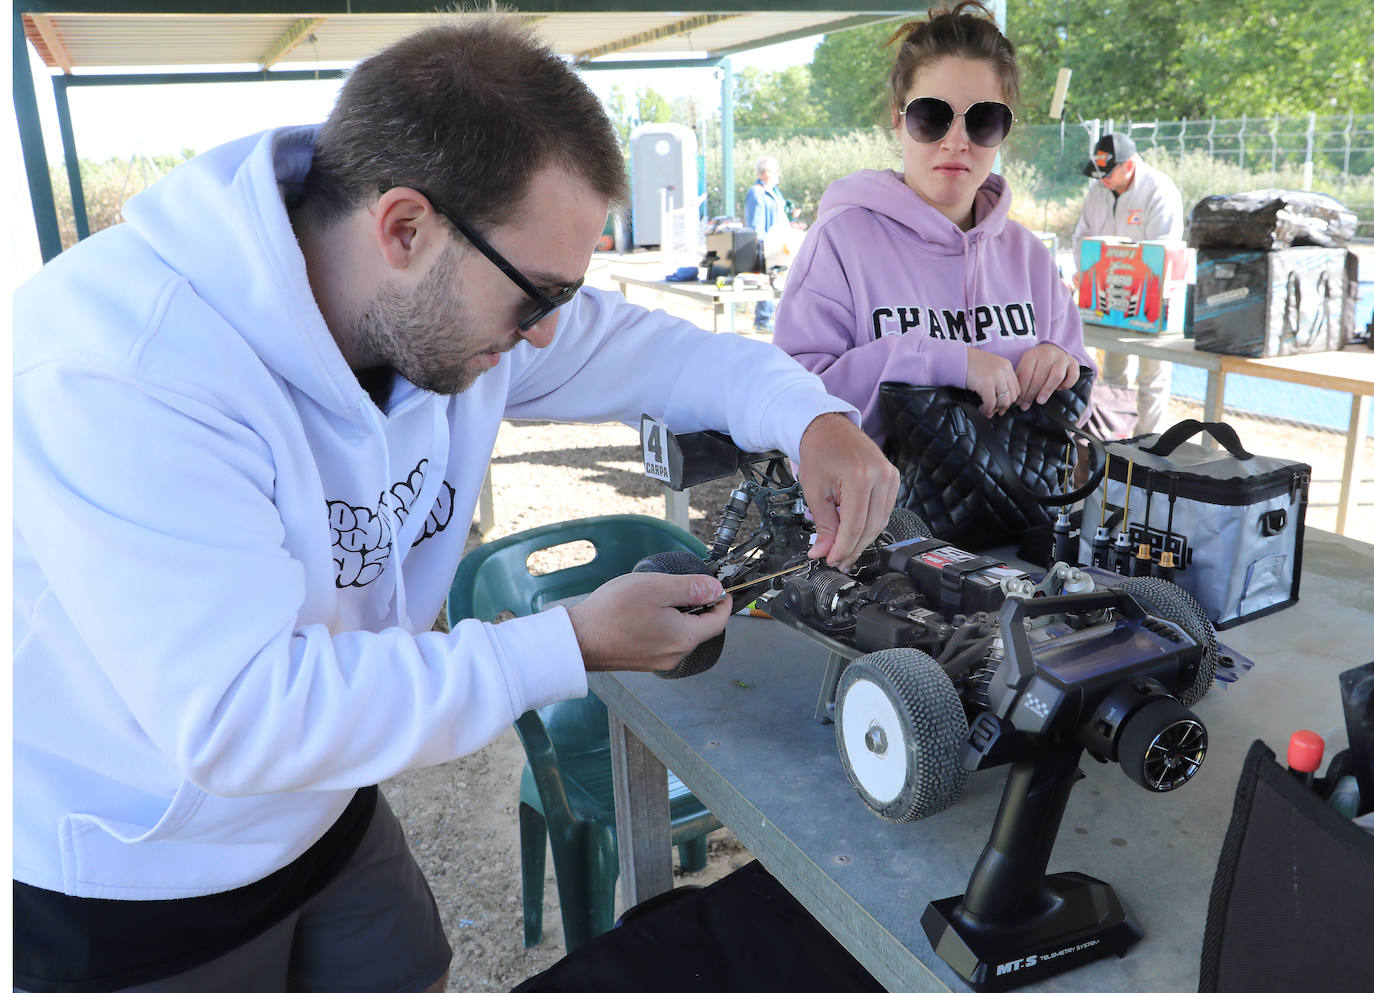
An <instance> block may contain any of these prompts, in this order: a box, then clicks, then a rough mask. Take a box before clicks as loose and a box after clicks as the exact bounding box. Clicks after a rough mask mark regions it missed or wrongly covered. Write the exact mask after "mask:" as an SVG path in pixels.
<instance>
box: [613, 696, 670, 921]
mask: <svg viewBox="0 0 1374 993" xmlns="http://www.w3.org/2000/svg"><path fill="white" fill-rule="evenodd" d="M609 717H610V734H611V775H612V777H613V781H614V791H615V830H616V841H617V844H618V845H619V847H620V895H621V897H622V898H623V900H624V903H625V907H626V908H629V907H633V906H635V905H636V904H639V903H643V902H644V901H645V900H647V899H649V898H650V897H652V896H657V895H658V894H660V893H666V892H667V891H668V890H670V889H672V888H673V845H672V826H671V825H670V823H669V820H668V817H669V812H668V769H667V768H666V767H665V766H664V764H663V763H662V762H660V761H659V760H658V757H657V756H656V755H654V753H653V752H651V751H649V749H648V748H646V747H645V746H644V743H643V742H642V741H640V740H639V739H638V738H637V737H635V735H634V732H632V731H631V730H630V729H629V728H627V727H626V726H625V724H624V722H622V721H621V720H620V718H619V717H618V716H617V715H616V712H615V711H614V710H610V711H609Z"/></svg>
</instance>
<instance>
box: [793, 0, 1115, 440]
mask: <svg viewBox="0 0 1374 993" xmlns="http://www.w3.org/2000/svg"><path fill="white" fill-rule="evenodd" d="M897 39H901V41H900V46H899V49H898V52H897V58H896V62H895V64H894V65H893V67H892V72H891V76H890V79H889V86H890V89H891V95H892V124H893V127H894V128H896V129H897V132H898V135H899V139H900V141H901V148H902V171H901V172H895V171H893V170H890V169H884V170H874V169H865V170H861V171H859V172H856V173H853V174H852V175H849V176H846V177H845V178H843V179H840V180H837V181H835V182H834V183H831V184H830V186H829V188H828V189H827V190H826V191H825V195H824V196H823V197H822V198H821V204H820V216H819V219H818V220H817V221H816V223H815V224H814V225H813V226H812V228H811V230H810V231H809V232H808V233H807V236H806V241H805V243H804V244H803V245H802V249H801V251H800V252H799V253H798V256H797V260H796V262H795V264H794V266H793V268H792V271H791V272H790V273H789V278H788V283H787V292H786V293H785V294H784V295H783V298H782V301H781V303H780V304H779V306H778V311H777V317H776V325H775V329H774V332H773V340H774V342H775V343H776V344H778V345H779V346H781V347H782V348H783V349H784V350H785V351H787V352H788V353H789V354H791V355H792V356H793V357H795V358H796V359H797V360H798V361H799V362H801V363H802V365H804V366H806V367H807V368H808V369H810V370H811V371H813V372H815V373H818V374H819V375H820V377H821V379H822V380H824V382H825V385H826V388H827V389H828V390H829V391H830V392H831V393H832V394H834V395H835V396H837V397H841V398H843V399H845V400H848V401H849V402H850V403H852V404H854V405H855V406H856V407H858V408H859V410H860V412H861V413H862V415H863V426H864V430H865V431H867V432H868V434H869V435H870V436H872V437H873V438H875V439H876V440H877V441H879V442H880V443H881V442H882V440H883V435H884V428H883V423H882V415H881V412H880V411H879V409H878V384H880V383H882V382H883V381H885V380H891V381H895V382H902V383H915V384H919V385H928V386H962V387H966V388H968V389H970V390H973V391H974V392H976V393H977V394H978V395H979V397H980V398H981V399H982V410H983V413H984V414H985V415H987V416H992V415H994V414H999V413H1002V412H1003V411H1006V410H1007V409H1008V408H1009V407H1011V405H1012V404H1018V405H1019V406H1021V407H1022V409H1026V408H1029V406H1030V404H1032V403H1044V402H1045V400H1046V399H1048V398H1049V395H1050V394H1051V393H1052V392H1053V391H1055V390H1058V389H1065V388H1067V387H1069V386H1072V385H1073V384H1074V383H1075V382H1076V381H1077V379H1078V375H1079V366H1080V365H1083V366H1087V367H1089V368H1094V365H1093V362H1092V360H1091V359H1090V358H1089V357H1088V354H1087V352H1086V351H1085V350H1084V347H1083V328H1082V325H1081V324H1080V322H1079V319H1078V311H1077V309H1076V308H1075V307H1074V305H1073V301H1072V300H1071V298H1070V295H1069V291H1068V289H1067V288H1066V287H1065V286H1064V284H1063V283H1062V282H1060V278H1059V272H1058V269H1057V267H1056V265H1055V262H1054V258H1053V256H1051V254H1050V252H1049V250H1048V249H1046V247H1045V246H1044V244H1043V243H1042V242H1041V241H1040V240H1039V239H1038V238H1037V237H1036V236H1035V235H1033V234H1031V232H1030V231H1028V230H1027V229H1026V228H1024V227H1022V226H1021V225H1020V224H1017V223H1016V222H1015V221H1011V220H1008V217H1007V214H1008V212H1009V210H1010V208H1011V191H1010V190H1009V189H1008V187H1007V182H1006V180H1005V179H1003V178H1002V177H1001V176H998V175H994V174H993V172H992V166H993V161H994V160H995V158H996V156H997V148H998V146H999V145H1001V143H1002V141H1003V140H1004V139H1005V138H1006V136H1007V133H1008V132H1009V131H1010V130H1011V125H1012V121H1013V120H1014V118H1013V116H1012V111H1011V108H1010V106H1009V104H1010V103H1012V102H1014V101H1015V100H1016V99H1017V95H1018V90H1019V85H1018V71H1017V67H1016V56H1015V52H1014V50H1013V48H1012V45H1011V42H1009V41H1008V40H1007V39H1006V38H1005V37H1004V36H1003V35H1002V33H1001V31H999V30H998V28H997V25H996V23H994V22H993V20H992V19H991V15H990V14H989V13H988V11H987V8H985V7H984V6H983V5H982V4H979V3H974V2H968V0H964V2H960V3H958V4H957V5H956V6H955V7H954V9H953V10H952V11H938V12H935V11H933V12H932V13H931V16H930V19H929V20H928V21H912V22H910V23H908V24H905V25H903V26H902V27H901V28H899V29H898V31H897V32H896V33H895V34H894V35H893V36H892V39H891V41H896V40H897Z"/></svg>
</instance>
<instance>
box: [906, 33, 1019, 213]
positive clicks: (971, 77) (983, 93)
mask: <svg viewBox="0 0 1374 993" xmlns="http://www.w3.org/2000/svg"><path fill="white" fill-rule="evenodd" d="M916 97H938V98H940V99H941V100H944V101H945V102H946V103H948V104H949V105H950V106H951V107H953V108H954V112H955V113H956V114H959V115H961V116H958V117H955V118H954V123H953V124H951V125H950V127H949V132H948V133H947V134H946V135H945V136H944V137H943V138H941V139H940V140H939V141H936V142H931V143H930V144H922V143H921V142H918V141H916V140H915V139H914V138H912V137H911V135H910V134H908V133H907V130H906V119H905V118H904V117H902V116H901V115H900V114H899V113H898V111H900V110H902V109H903V108H904V107H905V106H906V105H907V104H908V103H909V102H911V101H912V100H914V99H915V98H916ZM980 100H995V101H998V102H999V103H1005V102H1006V97H1005V96H1004V95H1003V94H1002V83H1001V81H1000V80H999V79H998V77H997V70H996V69H995V68H994V67H993V65H992V63H991V62H986V61H984V60H981V59H962V58H957V57H955V56H946V57H945V58H942V59H940V60H939V61H937V62H934V63H932V64H931V65H929V66H927V67H926V68H925V69H923V70H921V71H920V72H918V73H917V74H916V78H915V79H913V80H912V83H911V87H910V88H909V89H908V90H907V92H906V94H905V97H904V99H903V100H902V104H901V106H900V107H894V108H893V109H892V123H893V126H894V127H895V128H896V129H897V133H898V135H900V139H901V143H902V173H903V179H904V180H905V181H906V185H907V186H909V187H911V189H913V190H915V191H916V195H917V196H919V197H920V198H921V199H922V200H924V201H925V202H926V203H928V204H930V205H931V206H932V207H934V208H935V209H936V210H938V211H939V212H940V213H941V214H943V215H945V216H946V217H948V218H949V219H950V220H951V221H953V222H954V223H955V224H957V225H959V227H960V228H962V229H963V230H965V231H967V230H968V229H969V228H971V227H973V197H974V194H976V193H977V192H978V187H980V186H982V185H983V181H984V180H985V179H987V178H988V174H989V173H991V172H992V164H993V162H994V161H995V160H996V158H997V149H996V148H984V147H983V146H981V145H975V144H974V143H973V142H971V141H969V138H968V133H967V132H966V131H965V129H964V118H963V116H962V113H963V111H965V110H967V109H968V108H969V107H970V106H972V105H973V104H975V103H977V102H979V101H980Z"/></svg>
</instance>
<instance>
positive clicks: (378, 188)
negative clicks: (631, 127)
mask: <svg viewBox="0 0 1374 993" xmlns="http://www.w3.org/2000/svg"><path fill="white" fill-rule="evenodd" d="M463 17H464V19H463V20H462V21H460V22H458V23H455V24H448V25H442V26H436V27H432V28H427V29H424V30H422V31H418V32H416V33H415V34H413V35H411V36H409V37H407V38H404V39H402V40H401V41H399V42H397V43H396V44H394V45H392V46H390V47H389V48H386V49H384V50H383V51H381V52H379V53H377V54H376V55H373V56H372V57H370V58H368V59H365V60H364V61H363V62H360V63H359V64H358V65H357V67H355V68H354V69H353V71H352V72H351V73H349V76H348V79H347V81H346V82H345V83H344V86H343V89H342V90H341V91H340V93H339V97H338V100H337V101H336V102H335V104H334V108H333V110H331V111H330V114H329V118H328V120H326V121H325V123H324V126H323V127H322V128H321V130H320V133H319V135H318V136H317V138H316V141H315V158H314V162H313V164H312V166H311V171H310V175H309V178H308V179H307V180H306V192H305V198H304V202H303V203H302V204H300V206H299V209H300V211H301V212H302V215H303V218H304V219H305V220H306V222H307V223H310V224H312V225H315V226H319V227H326V226H328V225H329V224H331V223H333V222H334V221H337V220H338V219H340V218H341V217H342V216H343V215H345V214H346V213H348V212H350V211H352V210H354V209H356V208H358V207H360V206H362V205H364V204H367V203H369V202H370V201H371V200H372V199H373V198H375V197H376V196H377V195H378V194H379V193H381V192H383V191H385V190H388V189H390V188H391V187H393V186H409V187H415V188H418V189H420V190H422V191H424V192H425V193H427V194H429V195H431V196H433V197H435V198H436V199H437V200H439V201H440V202H442V203H443V204H444V206H446V207H449V208H451V209H452V210H454V211H456V212H457V213H459V214H461V215H463V216H465V217H466V218H467V219H468V220H470V221H471V222H473V223H474V224H477V225H478V226H479V227H487V226H490V225H495V224H498V223H501V222H504V221H508V220H510V219H511V217H512V213H513V210H514V208H515V205H516V204H517V203H518V202H519V200H520V198H521V197H522V196H523V195H524V193H525V191H526V189H527V187H528V185H529V182H530V179H531V178H532V177H533V175H534V173H535V172H537V171H539V170H540V169H542V168H544V167H545V166H549V165H557V166H561V167H563V168H565V169H567V170H569V171H570V172H572V173H573V174H574V175H579V176H581V177H583V178H584V179H585V180H586V182H587V184H588V185H589V186H590V187H591V188H592V189H593V190H595V191H597V192H598V193H600V194H601V195H602V196H604V197H605V198H606V200H607V201H609V202H611V203H618V202H622V201H624V199H625V193H626V181H625V166H624V157H623V155H622V153H621V150H620V143H619V139H618V138H617V136H616V132H615V129H614V128H613V127H612V126H611V122H610V120H609V119H608V118H607V117H606V113H605V111H604V110H603V109H602V107H601V103H600V101H599V100H597V98H596V96H595V94H593V93H592V92H591V90H589V89H588V88H587V86H586V84H585V83H583V81H582V79H581V77H580V76H579V75H578V74H577V72H576V71H575V70H573V69H572V68H570V67H569V66H568V64H567V63H566V62H565V61H564V60H563V59H561V58H559V57H558V56H557V55H556V54H554V53H553V52H552V51H551V50H550V49H549V48H548V47H547V46H546V45H544V44H543V43H541V42H540V41H538V40H537V39H536V38H535V36H534V34H533V32H532V31H531V30H530V29H529V28H528V27H527V26H526V25H525V24H524V23H523V22H522V21H521V20H520V19H519V18H517V17H513V16H511V15H503V14H483V15H463Z"/></svg>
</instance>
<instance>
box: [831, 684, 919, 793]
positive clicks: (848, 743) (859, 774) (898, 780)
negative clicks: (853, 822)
mask: <svg viewBox="0 0 1374 993" xmlns="http://www.w3.org/2000/svg"><path fill="white" fill-rule="evenodd" d="M840 730H841V733H842V734H843V735H844V750H845V755H846V756H847V757H848V759H849V767H850V769H851V770H853V773H854V778H855V779H857V780H858V781H859V785H861V786H862V787H863V788H864V791H865V792H866V793H868V795H869V796H871V797H872V798H873V799H874V800H876V801H877V802H879V803H891V802H892V801H893V800H895V799H896V798H897V794H899V793H900V792H901V791H902V787H903V786H905V785H906V779H907V747H906V738H905V736H904V735H903V733H902V720H901V717H900V716H899V715H898V714H897V708H896V707H894V706H893V705H892V700H891V699H890V698H889V697H888V695H887V694H886V693H885V692H883V690H882V688H881V687H879V686H877V685H876V684H874V683H871V682H869V681H868V680H866V679H860V680H857V681H855V682H854V684H853V685H851V686H850V687H849V692H847V693H846V694H845V695H844V699H843V700H842V701H840ZM870 745H876V746H877V749H876V750H875V749H874V748H873V747H870Z"/></svg>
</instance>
